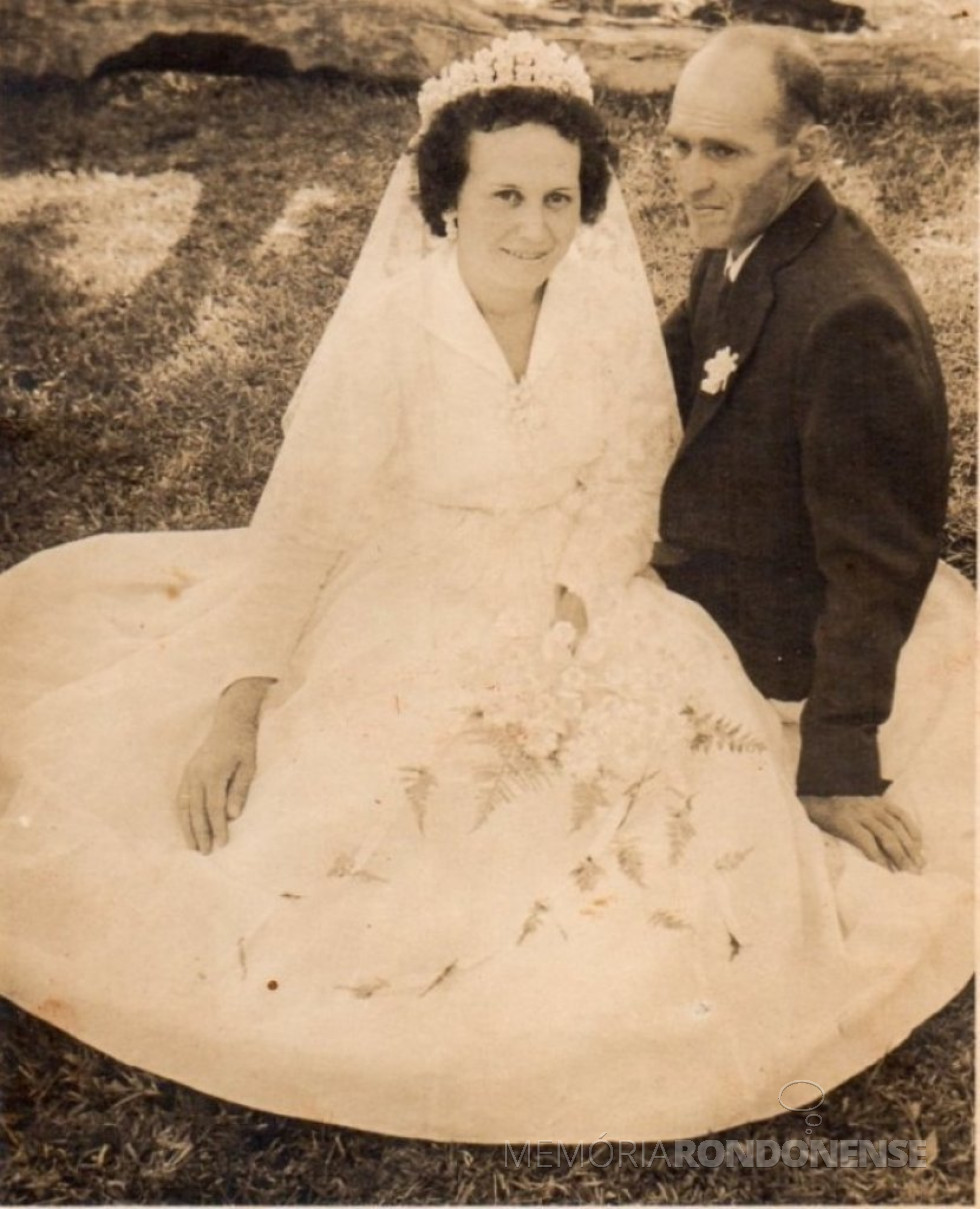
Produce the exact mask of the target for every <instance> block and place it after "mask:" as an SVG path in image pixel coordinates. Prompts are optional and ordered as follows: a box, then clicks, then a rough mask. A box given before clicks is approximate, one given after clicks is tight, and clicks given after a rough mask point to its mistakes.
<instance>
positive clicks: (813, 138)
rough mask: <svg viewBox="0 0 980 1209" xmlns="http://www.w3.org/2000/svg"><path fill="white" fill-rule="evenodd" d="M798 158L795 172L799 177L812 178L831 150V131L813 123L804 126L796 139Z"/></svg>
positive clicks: (794, 166) (794, 164)
mask: <svg viewBox="0 0 980 1209" xmlns="http://www.w3.org/2000/svg"><path fill="white" fill-rule="evenodd" d="M794 143H795V145H796V156H795V159H794V163H793V171H794V172H795V174H796V175H797V176H812V175H813V174H814V173H815V172H819V171H820V168H821V166H822V165H823V161H824V159H825V158H826V156H827V152H828V151H829V149H830V131H829V130H828V129H827V127H826V126H821V125H819V124H818V123H817V122H813V123H811V124H810V125H808V126H804V127H803V128H802V129H801V130H800V131H799V132H798V133H797V135H796V138H795V139H794Z"/></svg>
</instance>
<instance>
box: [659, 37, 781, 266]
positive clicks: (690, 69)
mask: <svg viewBox="0 0 980 1209" xmlns="http://www.w3.org/2000/svg"><path fill="white" fill-rule="evenodd" d="M779 114H780V96H779V91H778V87H777V85H776V82H775V80H774V79H773V76H772V72H771V70H770V68H769V64H768V62H767V61H766V59H765V58H764V57H763V56H762V55H760V54H757V53H753V52H751V51H745V50H742V51H740V52H738V51H732V50H729V51H727V52H724V51H719V50H714V49H713V48H712V47H711V46H710V45H709V47H708V48H707V49H705V50H703V51H701V52H700V53H699V54H698V55H696V56H695V57H694V58H693V59H692V60H691V61H690V63H689V64H688V65H687V67H686V68H685V69H684V71H683V72H682V74H681V78H680V80H679V81H678V84H677V89H676V91H675V93H674V100H673V103H672V105H671V111H670V120H669V122H668V124H667V135H668V137H669V138H670V142H671V150H672V158H673V167H674V176H675V180H676V183H677V189H678V192H679V194H680V197H681V200H682V201H683V203H684V206H685V209H686V210H687V216H688V220H689V222H690V224H691V230H692V233H693V235H694V238H695V239H696V240H697V242H698V244H699V245H700V246H701V247H703V248H729V249H731V250H732V251H733V252H734V253H736V254H737V253H739V252H741V251H742V250H743V249H744V248H746V247H747V246H748V245H749V244H750V243H751V242H752V241H753V240H754V239H755V237H756V236H757V235H760V234H761V233H762V232H763V231H764V230H765V229H766V227H768V226H769V224H770V223H771V222H773V221H774V219H776V218H777V217H778V216H779V215H780V214H781V213H782V212H783V211H784V210H785V209H786V208H787V206H788V205H789V204H790V203H791V202H792V201H793V200H795V198H796V196H797V195H798V193H799V192H800V172H799V164H800V157H799V151H798V147H797V142H796V139H791V140H789V141H787V140H785V139H784V137H783V136H782V135H781V134H780V132H779V130H778V128H777V126H776V121H777V119H778V117H779Z"/></svg>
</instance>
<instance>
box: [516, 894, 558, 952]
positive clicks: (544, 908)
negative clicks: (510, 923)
mask: <svg viewBox="0 0 980 1209" xmlns="http://www.w3.org/2000/svg"><path fill="white" fill-rule="evenodd" d="M549 910H550V908H549V906H548V904H547V903H544V902H542V901H541V900H540V899H538V900H537V901H536V902H535V904H534V906H533V907H532V908H531V910H530V911H529V912H528V915H527V918H526V919H525V920H524V924H523V926H522V928H521V934H520V936H518V938H517V943H518V944H523V942H524V941H525V940H527V938H528V937H529V936H530V935H531V934H532V933H533V932H537V930H538V928H540V927H541V923H542V921H543V920H544V917H545V916H546V915H547V914H548V911H549Z"/></svg>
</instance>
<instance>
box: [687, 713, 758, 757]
mask: <svg viewBox="0 0 980 1209" xmlns="http://www.w3.org/2000/svg"><path fill="white" fill-rule="evenodd" d="M681 713H682V714H683V715H684V717H685V718H686V719H687V720H688V723H689V725H690V726H691V728H692V729H693V731H694V733H693V735H692V736H691V738H690V740H689V746H690V748H691V751H703V752H710V751H713V750H721V751H731V752H736V753H738V754H743V753H746V752H760V751H765V750H766V745H765V743H764V742H763V741H762V740H761V739H760V738H759V737H758V736H757V735H753V734H752V733H751V732H750V731H747V730H745V729H744V728H743V726H742V724H741V723H740V722H733V721H732V720H731V719H730V718H724V717H718V716H717V715H716V714H712V713H711V712H710V711H707V712H705V713H698V711H697V710H696V709H695V708H694V706H693V705H685V706H684V708H683V709H682V710H681Z"/></svg>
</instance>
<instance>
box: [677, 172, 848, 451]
mask: <svg viewBox="0 0 980 1209" xmlns="http://www.w3.org/2000/svg"><path fill="white" fill-rule="evenodd" d="M835 208H836V207H835V203H834V200H833V198H832V197H831V195H830V193H829V191H828V190H827V188H826V186H825V185H823V184H822V183H821V182H819V181H817V182H816V183H815V184H813V185H811V186H810V188H809V189H807V190H806V192H805V193H804V194H803V195H802V196H801V197H800V198H798V199H797V201H796V202H794V204H793V205H792V206H790V208H789V209H788V210H787V211H786V213H785V214H783V215H781V216H780V217H779V218H778V219H777V220H776V222H774V223H773V225H772V226H771V227H770V228H769V230H768V231H767V232H766V233H765V235H764V236H763V238H762V240H761V241H760V243H759V246H758V247H757V248H756V249H755V251H754V252H753V253H752V254H751V255H750V256H749V258H748V260H747V261H746V262H745V264H744V266H743V268H742V271H741V273H740V274H739V276H738V279H737V281H735V282H734V283H732V284H727V283H725V279H724V263H725V255H724V253H723V252H716V253H712V254H711V262H710V263H709V265H708V268H707V270H706V272H705V274H704V277H703V279H702V284H701V288H700V291H699V292H698V295H697V296H696V297H692V299H691V302H692V311H693V314H694V345H693V347H694V356H695V358H696V363H695V365H694V366H693V367H692V369H693V373H692V386H693V385H694V384H696V385H697V395H696V397H695V399H694V402H693V404H692V406H691V412H690V418H689V420H688V423H687V427H686V429H685V431H684V439H683V440H682V442H681V446H680V449H679V450H678V454H677V456H678V457H681V456H683V454H684V452H685V451H686V450H687V449H688V448H689V447H690V446H691V445H692V444H693V443H694V442H695V441H696V440H697V439H698V438H699V437H700V435H701V434H702V433H703V432H704V430H705V429H706V428H707V427H708V426H709V425H710V424H711V422H712V420H714V418H715V417H716V416H717V415H718V413H719V412H720V411H721V410H722V408H723V407H725V405H726V404H728V403H729V402H730V401H731V400H732V398H733V396H734V395H736V394H737V385H738V380H739V377H740V375H741V374H743V373H744V372H745V369H746V366H747V365H748V363H749V361H750V359H751V357H752V354H753V352H754V351H755V347H756V345H757V344H758V342H759V338H760V336H761V335H762V331H763V328H764V327H765V323H766V319H767V317H768V315H769V312H770V310H771V309H772V305H773V302H774V301H775V286H774V280H775V276H776V274H777V272H778V271H779V270H780V269H781V268H782V267H783V266H784V265H786V264H789V263H790V262H791V261H792V260H795V259H796V257H797V256H799V255H800V253H801V252H802V251H803V249H804V248H805V247H807V245H808V244H809V243H810V242H811V241H812V240H813V238H814V237H815V236H816V235H817V233H818V232H819V231H820V230H821V229H822V228H823V227H824V226H825V225H826V223H827V222H829V220H830V219H831V217H832V216H833V214H834V211H835ZM726 350H727V352H726ZM719 355H720V356H719ZM733 360H734V361H736V364H735V366H734V368H731V362H732V361H733ZM712 366H714V368H715V370H716V372H715V373H711V372H709V371H710V369H711V367H712ZM706 367H708V368H707V369H706ZM726 370H730V372H727V373H726V372H725V371H726Z"/></svg>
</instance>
